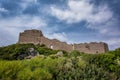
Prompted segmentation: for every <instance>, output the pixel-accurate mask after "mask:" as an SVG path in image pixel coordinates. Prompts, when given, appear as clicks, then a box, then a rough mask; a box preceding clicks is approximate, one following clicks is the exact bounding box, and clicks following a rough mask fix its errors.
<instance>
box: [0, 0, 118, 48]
mask: <svg viewBox="0 0 120 80" xmlns="http://www.w3.org/2000/svg"><path fill="white" fill-rule="evenodd" d="M26 29H39V30H42V32H43V34H44V35H45V36H46V37H48V38H50V39H53V38H56V39H59V40H60V41H65V42H68V43H84V42H95V41H96V42H106V43H108V44H109V48H110V49H115V48H118V47H120V0H0V46H5V45H10V44H13V43H16V42H17V41H18V36H19V33H20V32H23V31H24V30H26Z"/></svg>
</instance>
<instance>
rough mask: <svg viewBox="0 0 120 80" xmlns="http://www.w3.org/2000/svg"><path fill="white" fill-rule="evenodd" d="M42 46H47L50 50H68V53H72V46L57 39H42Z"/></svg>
mask: <svg viewBox="0 0 120 80" xmlns="http://www.w3.org/2000/svg"><path fill="white" fill-rule="evenodd" d="M40 41H41V44H45V45H46V46H47V47H48V48H51V49H54V50H66V51H71V50H72V46H71V45H68V44H67V43H65V42H60V41H59V40H57V39H53V40H50V39H47V38H45V37H41V40H40Z"/></svg>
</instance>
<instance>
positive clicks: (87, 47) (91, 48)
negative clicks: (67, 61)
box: [74, 42, 108, 53]
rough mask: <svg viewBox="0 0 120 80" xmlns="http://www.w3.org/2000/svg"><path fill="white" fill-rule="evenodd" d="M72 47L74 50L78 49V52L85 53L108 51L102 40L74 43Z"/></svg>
mask: <svg viewBox="0 0 120 80" xmlns="http://www.w3.org/2000/svg"><path fill="white" fill-rule="evenodd" d="M74 48H75V50H78V51H80V52H85V53H104V52H106V51H108V47H107V45H106V44H105V43H102V42H100V43H96V42H91V43H84V44H83V43H82V44H75V45H74Z"/></svg>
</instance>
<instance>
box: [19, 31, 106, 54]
mask: <svg viewBox="0 0 120 80" xmlns="http://www.w3.org/2000/svg"><path fill="white" fill-rule="evenodd" d="M18 43H19V44H27V43H33V44H35V45H37V44H40V45H42V44H44V45H45V46H46V47H48V48H51V49H54V50H65V51H72V50H78V51H80V52H84V53H93V54H95V53H104V52H107V51H108V45H107V44H106V43H104V42H99V43H97V42H91V43H80V44H67V43H66V42H61V41H59V40H57V39H48V38H46V37H44V36H43V34H42V32H41V31H39V30H35V29H33V30H25V31H24V32H22V33H20V35H19V41H18Z"/></svg>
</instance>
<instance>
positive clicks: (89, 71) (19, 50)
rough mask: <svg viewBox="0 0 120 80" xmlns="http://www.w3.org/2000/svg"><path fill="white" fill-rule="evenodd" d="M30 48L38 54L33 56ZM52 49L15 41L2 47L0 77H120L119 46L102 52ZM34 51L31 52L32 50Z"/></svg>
mask: <svg viewBox="0 0 120 80" xmlns="http://www.w3.org/2000/svg"><path fill="white" fill-rule="evenodd" d="M30 48H32V49H33V48H34V50H33V52H34V53H39V54H37V55H36V54H35V55H34V56H33V57H32V58H31V59H24V57H23V58H20V55H22V54H26V55H28V56H29V54H28V53H30V50H29V49H30ZM59 51H62V50H52V49H49V48H47V47H45V45H36V46H35V45H33V44H13V45H9V46H6V47H0V79H2V80H13V79H14V80H64V79H67V80H83V79H87V80H101V79H103V80H119V79H120V76H119V74H120V49H116V50H114V51H109V52H107V53H103V54H85V53H80V52H79V51H75V50H74V51H72V52H66V51H62V53H63V55H62V56H56V54H57V53H58V52H59ZM30 55H32V54H30Z"/></svg>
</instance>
